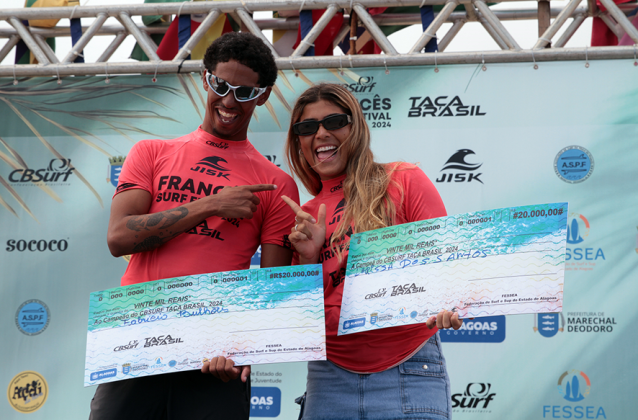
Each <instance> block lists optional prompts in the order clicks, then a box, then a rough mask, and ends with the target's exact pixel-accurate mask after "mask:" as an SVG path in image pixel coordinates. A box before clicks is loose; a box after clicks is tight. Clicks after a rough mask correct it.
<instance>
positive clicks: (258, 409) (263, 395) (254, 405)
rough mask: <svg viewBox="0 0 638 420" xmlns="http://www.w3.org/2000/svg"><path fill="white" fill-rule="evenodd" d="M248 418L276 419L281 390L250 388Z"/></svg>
mask: <svg viewBox="0 0 638 420" xmlns="http://www.w3.org/2000/svg"><path fill="white" fill-rule="evenodd" d="M250 394H251V395H250V417H277V416H279V413H280V412H281V390H280V389H279V388H277V387H252V389H251V391H250Z"/></svg>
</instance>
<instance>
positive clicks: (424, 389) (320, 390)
mask: <svg viewBox="0 0 638 420" xmlns="http://www.w3.org/2000/svg"><path fill="white" fill-rule="evenodd" d="M302 410H303V413H302V415H301V417H300V418H302V419H303V420H355V419H356V420H363V419H365V420H381V419H383V420H395V419H396V420H398V419H412V420H414V419H421V420H426V419H427V420H448V419H450V418H451V417H452V402H451V397H450V380H449V378H448V375H447V369H446V368H445V358H444V357H443V354H442V352H441V344H440V339H439V334H438V333H436V334H435V335H434V336H432V338H430V339H429V340H428V342H427V343H425V345H424V346H423V348H421V350H419V351H418V352H417V353H416V354H415V355H414V356H412V358H410V359H409V360H407V361H405V362H403V363H401V364H400V365H399V366H396V367H394V368H392V369H388V370H385V371H383V372H378V373H372V374H363V375H362V374H357V373H352V372H348V371H346V370H344V369H341V368H339V367H338V366H336V365H335V364H334V363H332V362H330V361H325V362H324V361H321V362H308V384H307V387H306V401H305V404H304V406H303V408H302Z"/></svg>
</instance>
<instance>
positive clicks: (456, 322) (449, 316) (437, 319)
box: [425, 309, 463, 330]
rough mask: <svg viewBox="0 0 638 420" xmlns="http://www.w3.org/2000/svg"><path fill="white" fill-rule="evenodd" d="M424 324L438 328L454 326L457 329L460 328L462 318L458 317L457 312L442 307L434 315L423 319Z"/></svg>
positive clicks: (430, 327)
mask: <svg viewBox="0 0 638 420" xmlns="http://www.w3.org/2000/svg"><path fill="white" fill-rule="evenodd" d="M425 325H427V326H428V328H429V329H432V328H434V327H435V326H436V327H437V328H438V329H440V330H441V329H443V328H454V329H455V330H458V329H459V328H461V325H463V320H462V319H459V314H458V312H452V311H446V310H445V309H444V310H442V311H441V312H439V313H438V314H437V315H436V316H433V317H431V318H430V319H428V320H427V321H425Z"/></svg>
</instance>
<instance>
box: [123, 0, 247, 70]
mask: <svg viewBox="0 0 638 420" xmlns="http://www.w3.org/2000/svg"><path fill="white" fill-rule="evenodd" d="M176 1H177V0H145V3H158V2H161V3H169V2H176ZM180 1H181V0H180ZM214 1H221V0H214ZM206 16H207V14H205V13H204V14H193V15H180V16H179V17H177V16H176V17H175V19H173V21H172V22H171V24H170V26H169V27H168V29H167V30H166V33H165V34H164V35H159V36H157V37H153V40H154V41H155V42H156V43H159V46H158V48H157V55H158V56H159V57H160V58H161V59H162V60H172V59H173V58H175V56H176V55H177V53H178V51H179V49H180V48H181V47H183V46H184V44H185V43H186V41H188V40H189V39H190V37H191V35H192V34H193V33H194V32H195V31H196V30H197V28H198V27H199V25H200V24H201V23H202V22H203V20H204V19H205V18H206ZM162 18H163V17H162V16H152V17H151V19H147V20H146V21H145V22H144V24H145V25H147V26H150V25H154V24H158V23H161V20H162ZM164 20H165V21H166V18H164ZM147 22H148V23H147ZM235 27H236V25H235V23H234V22H233V21H232V19H231V18H230V17H229V16H227V15H225V14H223V15H221V16H219V17H218V18H217V20H216V21H215V23H213V26H211V27H210V28H209V29H208V31H207V32H206V34H204V37H203V38H202V39H201V40H200V41H199V43H197V45H196V46H195V47H194V48H193V49H192V51H191V55H190V59H192V60H200V59H202V58H203V57H204V54H205V53H206V49H207V48H208V46H209V45H210V44H211V43H212V42H213V41H214V40H215V39H217V38H219V37H220V36H221V35H223V34H225V33H227V32H232V31H233V30H235ZM158 38H159V39H158ZM131 58H133V59H136V60H139V61H147V60H148V57H146V54H144V52H143V51H142V50H141V48H140V47H139V46H138V45H135V48H134V49H133V52H132V53H131ZM187 59H188V58H187Z"/></svg>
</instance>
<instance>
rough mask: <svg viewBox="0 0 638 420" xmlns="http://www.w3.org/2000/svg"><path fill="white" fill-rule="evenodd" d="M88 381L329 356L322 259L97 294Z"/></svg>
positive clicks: (89, 337) (93, 303) (91, 323)
mask: <svg viewBox="0 0 638 420" xmlns="http://www.w3.org/2000/svg"><path fill="white" fill-rule="evenodd" d="M90 299H91V300H90V307H89V328H88V335H87V344H86V364H85V369H84V386H90V385H96V384H100V383H104V382H111V381H118V380H122V379H128V378H135V377H140V376H147V375H155V374H160V373H168V372H178V371H183V370H193V369H200V368H201V367H202V364H203V362H204V361H206V360H207V358H211V357H214V356H224V357H228V358H231V359H232V360H234V361H235V363H236V364H238V365H250V364H261V363H280V362H296V361H307V360H325V359H326V347H325V319H324V308H323V276H322V270H321V265H305V266H295V267H277V268H263V269H255V270H242V271H229V272H224V273H213V274H202V275H195V276H185V277H178V278H172V279H166V280H157V281H153V282H148V283H140V284H136V285H131V286H124V287H117V288H114V289H109V290H104V291H101V292H94V293H91V298H90Z"/></svg>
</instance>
